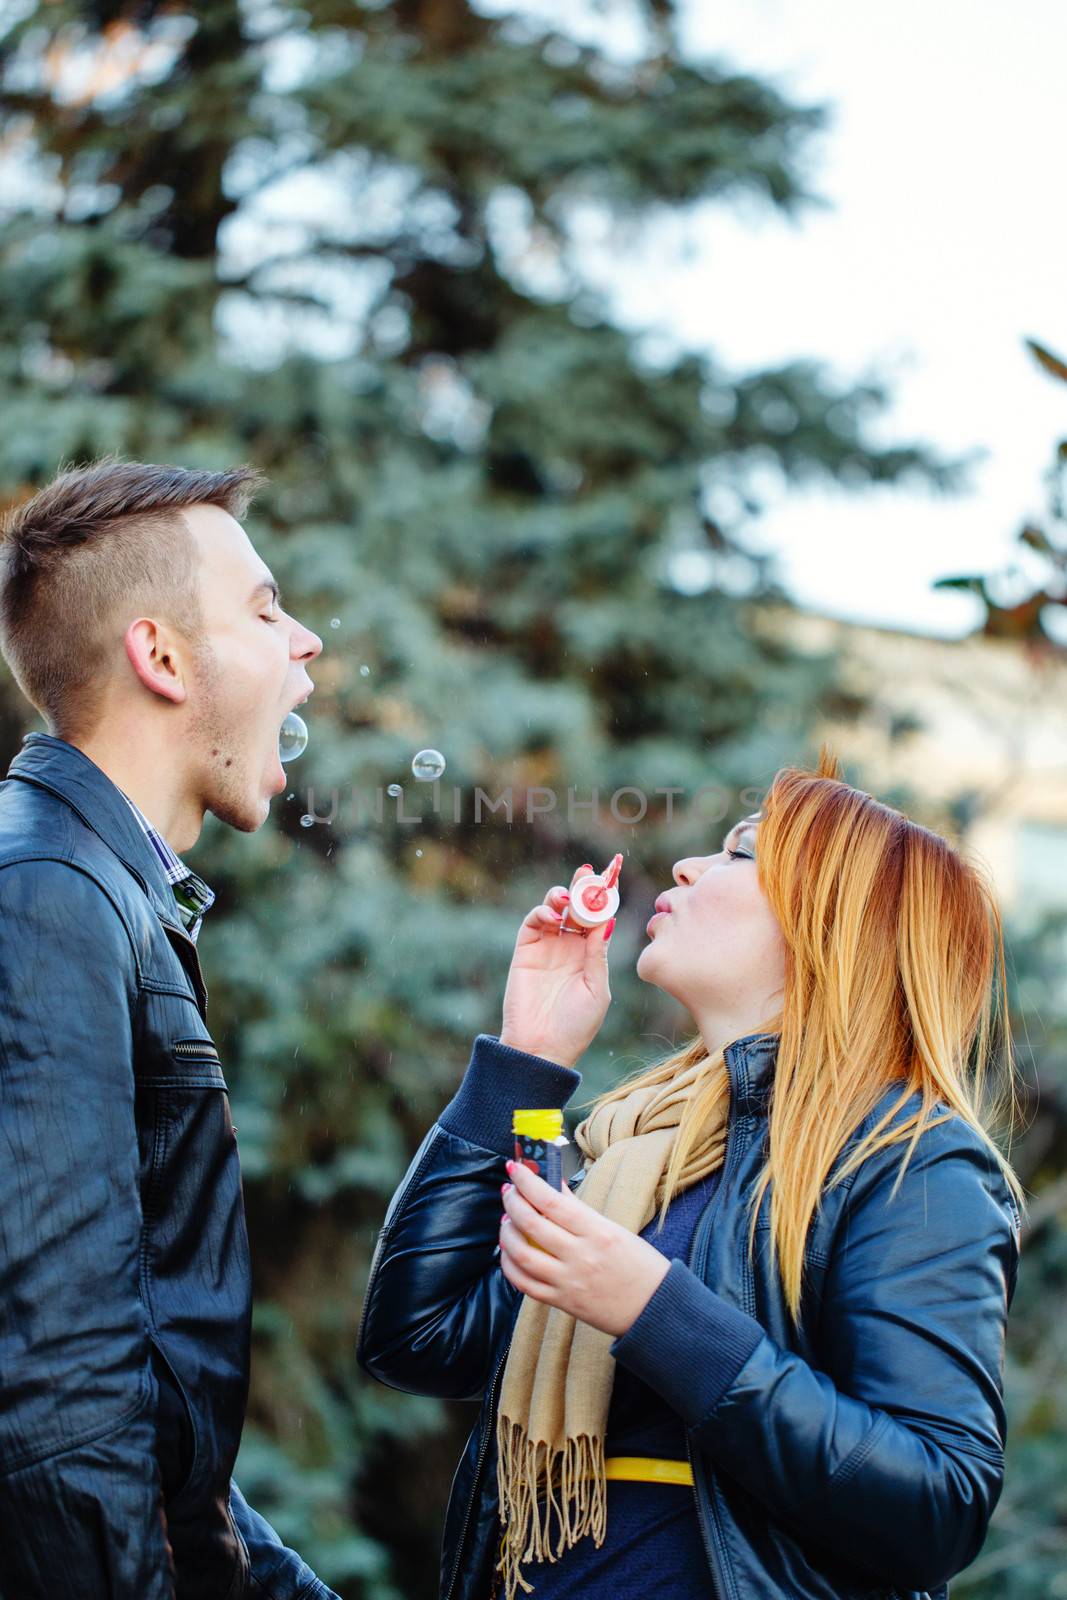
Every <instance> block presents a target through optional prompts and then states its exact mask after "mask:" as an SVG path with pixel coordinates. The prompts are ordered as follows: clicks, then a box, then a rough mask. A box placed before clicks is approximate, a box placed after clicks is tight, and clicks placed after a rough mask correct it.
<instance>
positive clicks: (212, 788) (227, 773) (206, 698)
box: [191, 642, 263, 833]
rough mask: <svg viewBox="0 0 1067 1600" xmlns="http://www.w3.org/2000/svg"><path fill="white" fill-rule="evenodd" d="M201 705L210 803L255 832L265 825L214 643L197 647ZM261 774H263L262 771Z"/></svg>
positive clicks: (199, 729)
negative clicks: (252, 792)
mask: <svg viewBox="0 0 1067 1600" xmlns="http://www.w3.org/2000/svg"><path fill="white" fill-rule="evenodd" d="M196 676H197V708H196V712H195V714H194V716H193V720H192V726H191V733H192V738H193V741H194V744H195V747H196V749H197V750H198V751H199V752H200V756H201V761H202V770H203V773H204V795H203V800H204V807H205V809H206V810H208V811H210V812H211V813H212V815H213V816H216V817H218V819H219V821H220V822H224V823H226V824H227V826H228V827H231V828H236V829H237V830H238V831H239V832H241V833H254V832H255V831H256V829H257V828H259V827H260V826H261V825H262V822H263V818H262V817H261V816H260V815H259V812H258V809H256V805H257V802H258V783H257V785H256V796H257V799H256V801H253V802H252V803H251V804H250V802H249V798H248V792H249V789H250V787H251V783H250V781H249V774H248V773H247V772H246V770H245V769H246V763H247V754H246V752H245V750H244V748H243V746H242V743H241V738H240V730H238V729H236V728H235V727H234V718H233V715H232V714H231V715H227V706H226V694H225V677H224V674H223V672H222V670H221V668H220V667H219V663H218V660H217V658H216V656H215V653H214V651H213V650H212V648H211V646H210V644H208V643H206V642H199V643H198V644H197V646H196ZM256 776H257V778H258V774H257V775H256Z"/></svg>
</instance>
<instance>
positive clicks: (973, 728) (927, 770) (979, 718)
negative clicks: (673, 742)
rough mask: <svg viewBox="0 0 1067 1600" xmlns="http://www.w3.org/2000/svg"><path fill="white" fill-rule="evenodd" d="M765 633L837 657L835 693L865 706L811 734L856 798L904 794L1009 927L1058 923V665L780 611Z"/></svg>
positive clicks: (1061, 707) (1065, 851) (1061, 843)
mask: <svg viewBox="0 0 1067 1600" xmlns="http://www.w3.org/2000/svg"><path fill="white" fill-rule="evenodd" d="M768 620H769V621H770V622H771V623H772V625H773V626H774V627H776V628H777V629H778V631H779V636H780V635H781V632H782V631H785V632H787V633H788V635H789V637H790V638H791V639H792V641H793V642H794V644H795V645H796V646H797V647H799V648H801V649H804V650H808V651H813V652H818V653H823V652H826V651H834V652H836V653H837V655H838V656H839V658H840V661H841V667H842V673H841V675H842V679H843V681H844V684H845V685H846V688H847V689H849V690H853V691H855V692H857V693H858V694H861V695H870V696H871V697H872V703H873V710H872V711H871V712H868V713H865V714H863V715H861V716H860V717H858V718H856V719H851V718H849V716H848V707H847V704H846V705H843V706H842V713H841V715H840V716H834V717H830V718H827V719H826V720H825V721H824V722H823V723H822V724H821V725H820V726H819V728H818V730H817V733H818V735H821V736H824V737H826V738H828V739H829V740H830V741H831V742H832V744H833V746H834V748H835V749H836V751H837V753H838V754H839V755H840V756H841V758H842V760H843V761H846V762H850V763H851V762H855V763H857V764H858V765H859V767H860V769H861V770H862V774H863V777H862V780H861V781H862V782H863V783H864V786H865V787H868V788H869V789H870V790H871V792H872V793H874V794H882V793H883V791H886V790H890V789H895V788H898V787H902V788H906V789H910V790H911V791H913V793H914V795H915V797H916V802H917V806H916V811H917V814H918V820H920V821H923V822H927V823H928V824H929V825H930V826H932V827H937V826H939V825H940V824H941V823H945V822H947V823H949V824H950V825H954V836H955V837H958V838H960V839H961V840H962V841H963V842H964V843H965V844H966V845H967V846H968V847H969V849H970V850H971V851H972V852H973V853H975V854H977V855H978V856H979V857H981V858H982V859H983V860H984V861H985V862H986V864H987V865H988V867H989V869H990V871H991V873H992V875H993V878H994V880H995V882H996V885H997V887H998V889H999V892H1000V899H1001V904H1002V906H1003V908H1004V910H1005V911H1006V912H1007V913H1008V914H1009V915H1010V916H1011V917H1012V918H1013V919H1015V920H1017V921H1019V922H1031V921H1036V920H1037V919H1038V918H1039V917H1040V916H1041V915H1042V914H1043V913H1045V912H1046V911H1052V910H1067V652H1064V651H1058V652H1054V651H1049V652H1048V653H1047V655H1045V656H1038V655H1036V654H1035V653H1034V652H1033V651H1032V650H1031V649H1030V648H1029V647H1027V646H1026V645H1024V644H1021V643H1016V642H1014V641H1011V640H1005V639H987V638H984V637H981V636H974V637H971V638H967V639H962V640H953V639H939V638H936V637H931V636H929V635H925V634H913V633H905V632H901V631H898V630H896V629H892V628H885V627H869V626H862V625H857V624H855V623H850V622H846V621H843V620H841V619H840V618H836V617H827V616H820V615H817V614H815V613H812V612H807V611H803V612H798V611H790V610H788V609H784V608H783V609H778V608H776V609H775V611H774V613H773V617H770V618H769V619H768Z"/></svg>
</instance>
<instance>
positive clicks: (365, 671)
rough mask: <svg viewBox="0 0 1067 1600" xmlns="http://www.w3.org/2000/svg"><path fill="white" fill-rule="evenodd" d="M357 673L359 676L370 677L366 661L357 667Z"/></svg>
mask: <svg viewBox="0 0 1067 1600" xmlns="http://www.w3.org/2000/svg"><path fill="white" fill-rule="evenodd" d="M359 675H360V677H361V678H369V677H370V668H369V667H368V665H367V663H366V662H365V661H364V663H363V665H362V666H361V667H360V669H359Z"/></svg>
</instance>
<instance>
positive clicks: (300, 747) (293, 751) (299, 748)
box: [278, 711, 308, 761]
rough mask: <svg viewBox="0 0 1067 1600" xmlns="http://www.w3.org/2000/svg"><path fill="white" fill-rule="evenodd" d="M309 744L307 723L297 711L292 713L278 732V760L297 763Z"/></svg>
mask: <svg viewBox="0 0 1067 1600" xmlns="http://www.w3.org/2000/svg"><path fill="white" fill-rule="evenodd" d="M307 743H308V730H307V723H306V722H305V721H304V719H303V717H298V716H297V714H296V712H295V711H290V712H289V714H288V716H287V717H286V719H285V721H284V722H283V723H282V725H281V728H280V730H279V732H278V760H279V761H295V760H296V758H297V756H302V755H303V754H304V751H305V750H306V749H307Z"/></svg>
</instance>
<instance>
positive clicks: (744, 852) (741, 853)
mask: <svg viewBox="0 0 1067 1600" xmlns="http://www.w3.org/2000/svg"><path fill="white" fill-rule="evenodd" d="M726 854H727V855H728V856H729V857H730V858H731V860H736V859H737V857H738V856H740V857H741V859H742V860H743V861H754V860H755V859H756V858H755V856H750V855H749V853H748V851H747V850H727V852H726Z"/></svg>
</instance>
